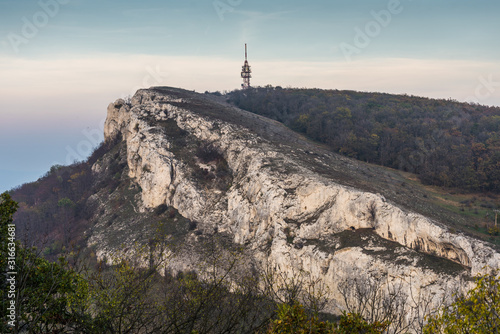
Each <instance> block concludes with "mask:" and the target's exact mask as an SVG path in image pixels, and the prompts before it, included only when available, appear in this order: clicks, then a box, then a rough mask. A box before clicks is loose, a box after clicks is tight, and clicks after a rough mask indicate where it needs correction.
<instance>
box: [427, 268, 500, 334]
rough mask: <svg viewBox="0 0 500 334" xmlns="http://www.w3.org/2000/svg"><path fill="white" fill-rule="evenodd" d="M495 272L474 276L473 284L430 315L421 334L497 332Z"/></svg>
mask: <svg viewBox="0 0 500 334" xmlns="http://www.w3.org/2000/svg"><path fill="white" fill-rule="evenodd" d="M498 274H499V272H498V271H496V272H494V273H493V274H483V275H478V276H477V277H476V279H475V283H476V287H475V288H474V289H472V290H470V291H469V292H467V293H466V294H465V295H463V296H458V297H457V299H456V300H455V302H453V303H452V304H451V305H450V306H449V307H444V308H443V309H442V310H441V312H440V313H438V314H437V315H435V316H431V317H429V319H428V323H427V325H426V326H425V327H424V334H439V333H442V334H451V333H457V334H461V333H463V334H490V333H499V332H500V279H499V278H498Z"/></svg>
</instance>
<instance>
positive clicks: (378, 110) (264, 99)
mask: <svg viewBox="0 0 500 334" xmlns="http://www.w3.org/2000/svg"><path fill="white" fill-rule="evenodd" d="M226 97H227V99H228V100H229V101H230V102H231V103H233V104H234V105H236V106H238V107H240V108H242V109H245V110H248V111H250V112H253V113H256V114H259V115H263V116H266V117H268V118H271V119H274V120H277V121H279V122H282V123H284V124H285V125H286V126H288V127H290V128H291V129H293V130H295V131H298V132H300V133H303V134H305V135H307V136H308V137H310V138H312V139H314V140H317V141H319V142H322V143H325V144H327V145H329V146H330V147H331V149H332V150H333V151H334V152H338V153H341V154H344V155H346V156H349V157H353V158H356V159H359V160H362V161H366V162H370V163H376V164H380V165H383V166H387V167H391V168H396V169H399V170H403V171H408V172H412V173H415V174H417V175H418V177H419V178H420V180H421V181H422V182H423V183H424V184H431V185H438V186H446V187H458V188H462V189H467V190H472V191H491V192H495V193H499V192H500V108H498V107H488V106H480V105H475V104H467V103H459V102H456V101H453V100H436V99H428V98H422V97H414V96H408V95H391V94H382V93H362V92H355V91H339V90H320V89H283V88H281V87H271V86H266V87H258V88H252V89H248V90H236V91H233V92H230V93H227V95H226Z"/></svg>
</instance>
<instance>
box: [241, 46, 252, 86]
mask: <svg viewBox="0 0 500 334" xmlns="http://www.w3.org/2000/svg"><path fill="white" fill-rule="evenodd" d="M251 73H252V70H251V69H250V65H248V60H247V44H246V43H245V63H244V64H243V66H242V68H241V77H242V78H243V83H242V84H241V88H242V89H248V88H250V78H251V77H252V74H251Z"/></svg>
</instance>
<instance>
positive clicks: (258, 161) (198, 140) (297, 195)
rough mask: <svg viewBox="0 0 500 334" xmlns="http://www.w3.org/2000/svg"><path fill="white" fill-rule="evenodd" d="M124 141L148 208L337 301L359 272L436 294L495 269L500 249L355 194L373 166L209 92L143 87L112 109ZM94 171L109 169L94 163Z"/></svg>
mask: <svg viewBox="0 0 500 334" xmlns="http://www.w3.org/2000/svg"><path fill="white" fill-rule="evenodd" d="M118 135H121V136H122V138H123V141H124V142H125V143H126V160H127V164H128V168H129V176H130V178H131V179H133V180H134V181H135V182H136V183H137V184H138V185H139V186H140V189H141V193H140V201H139V203H138V206H139V208H140V211H142V212H144V211H148V210H152V209H154V208H156V207H158V206H160V205H164V204H166V205H168V206H173V207H175V208H176V209H177V210H178V211H179V213H180V214H182V216H184V217H186V218H189V219H191V220H193V221H197V222H199V226H198V228H199V229H200V230H202V231H204V233H208V234H210V233H214V231H217V232H219V233H227V234H228V235H230V236H231V238H232V239H233V242H234V243H236V244H241V245H245V247H246V248H247V249H248V250H251V252H252V254H253V261H255V262H256V263H264V262H272V263H274V264H277V265H279V267H280V268H281V270H283V271H285V272H290V273H292V272H293V271H294V270H297V269H301V270H306V271H308V272H310V273H311V274H312V275H315V276H317V277H322V278H323V279H324V280H325V282H326V283H327V284H328V285H329V286H330V287H331V289H332V291H334V294H335V293H337V294H338V292H335V291H337V290H336V287H337V286H338V284H339V282H341V281H342V280H345V279H346V278H348V277H351V276H352V275H359V273H360V272H362V273H363V275H368V276H370V275H371V276H377V275H379V276H380V275H385V276H386V277H400V278H401V277H402V278H409V279H410V278H411V279H410V281H412V282H413V283H411V284H410V283H408V282H409V280H406V281H405V279H403V281H405V282H407V283H408V284H407V285H406V287H405V289H406V292H407V294H408V295H409V292H410V291H411V290H412V289H416V290H418V291H420V288H421V286H425V289H426V291H427V292H428V293H433V294H435V295H436V296H439V295H442V294H443V292H444V291H445V290H446V289H448V288H450V286H461V285H462V284H463V280H464V279H466V278H467V277H468V275H469V274H470V272H472V274H475V273H478V272H481V271H482V270H483V267H484V266H486V265H488V266H492V267H498V264H499V260H500V257H499V254H497V253H496V252H494V251H493V250H492V249H491V248H489V247H488V246H487V245H485V244H484V243H482V242H480V241H477V240H474V239H472V238H470V237H467V236H464V235H460V234H455V233H451V232H450V231H449V230H448V228H447V227H446V226H445V225H443V224H441V223H439V222H437V221H434V220H432V219H429V218H427V217H425V216H423V215H421V214H418V213H415V212H412V211H410V210H407V209H406V208H403V207H402V206H401V205H397V204H395V202H397V200H395V199H394V200H393V199H386V198H385V197H384V196H382V195H380V194H378V193H376V192H370V191H367V190H366V189H363V187H353V184H354V183H353V182H352V181H351V180H350V178H349V175H354V177H357V175H358V174H359V169H360V168H366V167H363V166H364V165H362V163H358V162H355V161H352V160H349V159H347V158H344V157H340V156H337V155H334V154H331V153H329V152H326V151H323V150H322V149H321V148H315V147H314V146H313V145H312V144H311V143H308V142H307V141H305V140H304V139H303V138H301V137H299V136H298V135H296V134H294V133H292V132H291V131H289V130H287V129H286V128H284V127H283V126H281V125H280V124H277V123H276V122H273V121H270V120H266V119H263V118H262V117H259V116H255V115H253V114H250V113H247V112H244V111H242V110H239V109H236V108H233V107H230V106H228V105H225V104H222V103H218V102H215V101H212V100H210V99H209V98H207V97H205V96H203V95H199V94H195V93H192V92H187V91H183V90H179V89H173V88H153V89H149V90H140V91H138V92H137V94H136V95H135V96H134V97H133V98H132V102H131V104H126V103H125V102H124V101H123V100H118V101H117V102H115V103H113V104H110V106H109V107H108V118H107V120H106V124H105V138H106V140H111V139H112V138H114V137H116V136H118ZM207 144H211V145H212V146H214V147H216V148H217V150H218V151H219V152H221V154H222V156H223V157H224V163H225V164H227V165H224V166H227V169H228V170H224V172H226V173H225V174H223V173H222V171H223V170H222V168H223V167H221V166H220V165H219V164H220V163H221V162H220V161H219V162H218V163H215V162H210V161H209V162H203V161H200V159H199V158H197V157H196V154H195V152H196V150H197V148H198V147H200V145H207ZM94 167H95V168H94V170H95V171H98V170H100V169H102V166H99V165H98V163H97V164H96V166H94ZM203 170H204V172H203ZM351 171H352V173H351ZM222 174H223V175H224V176H223V177H222V176H220V175H222ZM341 176H342V177H341ZM351 178H352V176H351ZM222 179H223V181H224V182H221V180H222ZM221 185H222V186H221ZM359 230H363V231H370V233H371V234H373V236H374V237H373V238H372V237H368V236H365V237H366V238H365V239H359V240H362V241H363V240H364V241H365V242H366V243H365V244H363V242H361V243H359V242H358V243H357V244H356V245H355V246H354V245H353V246H349V245H348V244H346V243H345V242H342V240H341V239H342V236H343V235H344V233H346V231H349V233H351V231H354V232H352V233H356V232H357V231H359ZM100 233H101V234H103V233H104V234H105V233H106V232H105V231H104V232H100ZM113 233H119V232H117V231H114V232H113ZM122 233H128V234H130V233H133V231H122ZM375 236H376V238H375ZM92 238H94V239H92ZM92 238H91V241H92V240H100V244H97V245H96V246H97V247H98V248H99V247H101V249H102V251H101V253H99V254H102V255H105V253H107V252H111V251H112V250H113V249H112V248H113V247H110V246H109V245H106V242H105V240H106V237H105V235H95V236H93V237H92ZM377 238H378V239H377ZM384 240H385V241H387V242H393V244H394V245H397V247H389V246H387V245H385V244H384V242H385V241H384ZM370 249H371V250H378V252H379V253H380V252H382V250H383V252H382V253H383V254H385V255H384V256H378V255H380V254H379V253H377V251H370ZM104 250H106V251H104ZM420 253H425V254H429V255H435V256H438V257H441V258H443V259H446V260H448V261H453V262H455V263H458V264H460V265H461V266H458V267H457V266H453V265H450V266H449V267H450V268H451V269H450V270H449V271H448V272H446V271H440V272H437V271H436V270H435V269H432V268H430V267H429V266H425V265H422V263H425V262H426V261H431V262H432V261H435V259H434V260H433V258H432V257H430V258H427V260H425V261H424V260H422V261H420V260H416V259H417V257H419V256H420V257H421V256H425V255H422V254H420ZM377 254H378V255H377ZM439 261H441V260H439ZM443 261H444V260H443ZM445 267H446V266H445ZM415 282H418V284H415ZM336 297H337V300H339V303H340V304H341V302H340V300H341V299H342V298H340V296H338V295H337V296H336ZM340 304H339V305H338V306H339V307H341V305H340Z"/></svg>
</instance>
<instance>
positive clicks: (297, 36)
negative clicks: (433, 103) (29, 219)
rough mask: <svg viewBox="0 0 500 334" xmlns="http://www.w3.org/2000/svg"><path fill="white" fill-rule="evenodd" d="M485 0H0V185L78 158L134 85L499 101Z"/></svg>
mask: <svg viewBox="0 0 500 334" xmlns="http://www.w3.org/2000/svg"><path fill="white" fill-rule="evenodd" d="M498 13H500V2H498V1H496V0H488V1H486V0H476V1H470V0H437V1H436V0H433V1H431V0H356V1H353V0H328V1H326V0H324V1H323V0H307V1H306V0H286V1H285V0H275V1H263V0H262V1H261V0H182V1H172V0H162V1H160V0H142V1H137V0H136V1H132V0H120V1H117V0H100V1H97V0H33V1H28V0H0V191H5V190H8V189H11V188H12V187H15V186H18V185H21V184H23V183H26V182H31V181H35V180H36V179H37V178H39V177H40V176H42V175H43V174H45V173H46V172H47V171H48V170H49V169H50V167H51V166H53V165H56V164H61V165H66V164H70V163H72V162H74V161H78V160H83V159H85V158H86V157H87V156H88V155H89V154H90V152H91V151H92V149H93V147H95V146H96V145H98V144H99V142H100V141H102V139H103V135H102V130H103V123H104V120H105V118H106V108H107V106H108V104H109V103H111V102H113V101H115V100H116V99H118V98H122V97H126V96H129V95H133V94H134V92H135V91H136V90H137V89H139V88H148V87H151V86H162V85H163V86H174V87H180V88H185V89H189V90H195V91H197V92H205V91H216V90H219V91H226V90H227V91H231V90H234V89H239V87H240V85H241V78H240V71H241V66H242V65H243V60H244V44H245V43H248V56H249V58H248V60H249V63H250V65H251V66H252V72H253V73H252V75H253V78H252V81H251V84H252V85H253V86H259V85H260V86H263V85H267V84H271V85H280V86H282V87H307V88H324V89H349V90H357V91H369V92H387V93H395V94H409V95H417V96H426V97H432V98H445V99H455V100H458V101H467V102H474V103H480V104H485V105H495V106H500V62H499V59H500V43H498V32H499V31H500V20H498Z"/></svg>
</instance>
